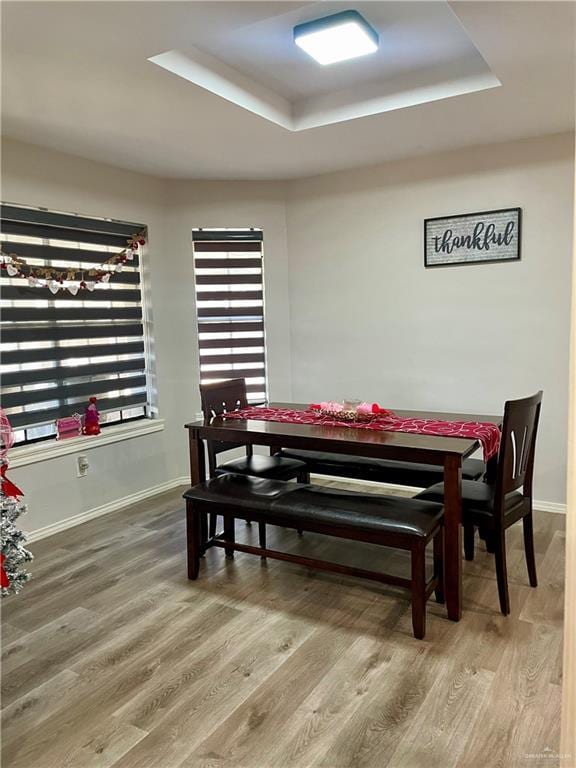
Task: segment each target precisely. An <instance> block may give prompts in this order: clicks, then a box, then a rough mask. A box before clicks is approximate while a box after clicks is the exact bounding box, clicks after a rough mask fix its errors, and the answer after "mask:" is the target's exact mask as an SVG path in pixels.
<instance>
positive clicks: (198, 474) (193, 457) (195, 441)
mask: <svg viewBox="0 0 576 768" xmlns="http://www.w3.org/2000/svg"><path fill="white" fill-rule="evenodd" d="M188 442H189V447H190V482H191V483H192V485H198V483H202V482H204V480H206V459H205V456H204V441H203V440H201V439H200V438H199V437H198V432H196V431H195V430H193V429H190V430H189V441H188Z"/></svg>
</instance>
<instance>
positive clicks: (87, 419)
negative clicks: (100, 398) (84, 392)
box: [82, 397, 100, 435]
mask: <svg viewBox="0 0 576 768" xmlns="http://www.w3.org/2000/svg"><path fill="white" fill-rule="evenodd" d="M82 432H83V434H85V435H99V434H100V414H99V413H98V409H97V408H96V398H95V397H91V398H90V405H88V406H87V408H86V411H85V412H84V428H83V429H82Z"/></svg>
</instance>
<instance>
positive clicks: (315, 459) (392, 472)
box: [278, 448, 486, 488]
mask: <svg viewBox="0 0 576 768" xmlns="http://www.w3.org/2000/svg"><path fill="white" fill-rule="evenodd" d="M278 455H280V456H284V457H286V458H291V459H299V460H300V461H304V462H306V465H307V467H308V470H309V471H310V472H315V473H317V474H320V475H336V476H338V477H353V478H357V479H359V480H374V481H376V482H380V483H393V484H395V485H409V486H414V487H416V488H428V487H429V486H430V485H433V484H434V483H438V482H440V481H441V480H442V479H443V477H444V470H443V468H442V467H439V466H435V465H433V464H415V463H412V462H409V461H390V460H388V459H372V458H369V457H367V456H351V455H348V454H342V453H325V452H323V451H301V450H299V449H298V450H296V449H295V450H291V449H287V448H283V449H282V450H281V451H280V452H279V454H278ZM485 470H486V465H485V464H484V462H483V461H480V459H466V460H465V461H464V462H463V465H462V477H463V478H466V479H467V480H478V479H480V478H481V477H482V475H483V474H484V472H485Z"/></svg>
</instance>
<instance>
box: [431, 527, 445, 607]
mask: <svg viewBox="0 0 576 768" xmlns="http://www.w3.org/2000/svg"><path fill="white" fill-rule="evenodd" d="M432 546H433V547H434V576H435V577H436V578H437V579H438V584H437V586H436V589H435V590H434V596H435V597H436V602H437V603H440V604H443V603H444V528H440V530H439V531H438V533H437V534H436V536H434V541H433V543H432Z"/></svg>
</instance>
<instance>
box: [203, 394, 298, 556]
mask: <svg viewBox="0 0 576 768" xmlns="http://www.w3.org/2000/svg"><path fill="white" fill-rule="evenodd" d="M200 398H201V402H202V411H203V413H204V418H205V419H211V418H214V417H216V416H221V415H222V414H225V413H229V412H230V411H237V410H240V409H242V408H246V407H247V405H248V397H247V394H246V381H245V379H229V380H228V381H222V382H218V383H216V384H201V385H200ZM238 448H244V450H245V455H244V456H241V457H240V458H237V459H231V460H229V461H226V462H224V463H219V462H218V455H219V454H220V453H225V452H226V451H231V450H234V449H238ZM207 454H208V474H209V476H210V478H213V477H217V476H218V475H224V474H227V473H230V472H232V473H234V474H237V475H251V476H254V477H262V478H266V479H267V480H294V479H296V480H298V482H300V483H306V482H308V480H309V475H308V470H307V467H306V464H305V463H304V462H303V461H299V460H298V459H291V458H285V457H282V456H276V455H275V456H261V455H259V454H256V455H254V453H253V449H252V446H251V445H241V444H239V443H228V442H221V441H216V440H209V441H208V442H207ZM216 522H217V516H216V515H215V514H212V515H211V516H210V529H209V530H210V537H213V536H215V535H216ZM258 531H259V537H260V546H261V547H263V548H265V547H266V526H265V524H264V523H259V526H258Z"/></svg>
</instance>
